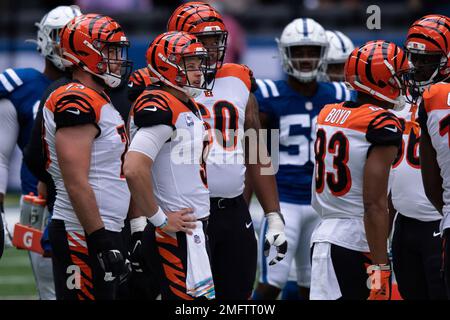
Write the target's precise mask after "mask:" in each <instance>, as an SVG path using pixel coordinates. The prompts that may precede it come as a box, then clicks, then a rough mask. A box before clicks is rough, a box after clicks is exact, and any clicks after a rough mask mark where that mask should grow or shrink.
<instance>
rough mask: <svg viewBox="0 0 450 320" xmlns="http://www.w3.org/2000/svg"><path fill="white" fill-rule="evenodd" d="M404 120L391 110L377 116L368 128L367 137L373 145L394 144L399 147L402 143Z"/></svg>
mask: <svg viewBox="0 0 450 320" xmlns="http://www.w3.org/2000/svg"><path fill="white" fill-rule="evenodd" d="M404 127H405V125H404V122H403V121H401V120H400V119H398V118H397V117H396V116H395V115H394V114H392V113H390V112H383V113H381V114H379V115H378V116H376V117H375V118H374V119H373V120H372V121H371V122H370V123H369V126H368V128H367V133H366V139H367V141H369V142H370V143H371V144H372V145H384V146H387V145H393V146H397V147H399V146H400V145H401V143H402V136H403V130H404Z"/></svg>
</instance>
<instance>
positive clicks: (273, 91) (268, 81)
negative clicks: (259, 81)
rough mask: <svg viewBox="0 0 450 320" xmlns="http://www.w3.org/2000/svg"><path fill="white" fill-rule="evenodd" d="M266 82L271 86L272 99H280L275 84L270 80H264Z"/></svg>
mask: <svg viewBox="0 0 450 320" xmlns="http://www.w3.org/2000/svg"><path fill="white" fill-rule="evenodd" d="M264 82H265V83H266V84H267V85H268V86H269V88H270V91H272V97H278V96H279V95H280V93H279V92H278V89H277V86H276V85H275V82H273V81H272V80H270V79H264Z"/></svg>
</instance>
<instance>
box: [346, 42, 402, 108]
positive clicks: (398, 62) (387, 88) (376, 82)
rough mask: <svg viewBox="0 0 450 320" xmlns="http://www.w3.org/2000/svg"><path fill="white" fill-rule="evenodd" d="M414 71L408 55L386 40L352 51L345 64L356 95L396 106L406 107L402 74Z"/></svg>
mask: <svg viewBox="0 0 450 320" xmlns="http://www.w3.org/2000/svg"><path fill="white" fill-rule="evenodd" d="M409 68H410V65H409V63H408V59H407V58H406V54H405V53H404V52H403V50H402V49H401V48H399V47H398V46H397V45H396V44H394V43H392V42H388V41H384V40H375V41H369V42H367V43H366V44H364V45H362V46H360V47H359V48H356V49H354V50H353V51H352V53H351V54H350V56H349V57H348V59H347V61H346V63H345V67H344V70H345V81H346V82H347V83H348V84H349V85H350V86H351V87H352V88H353V89H355V90H356V91H359V92H364V93H366V94H369V95H371V96H373V97H374V98H376V99H378V100H382V101H387V102H389V103H392V104H394V110H398V111H400V110H402V109H403V107H404V105H405V98H404V95H403V94H404V93H405V92H404V91H405V86H404V83H403V82H402V73H403V72H405V71H407V70H408V69H409Z"/></svg>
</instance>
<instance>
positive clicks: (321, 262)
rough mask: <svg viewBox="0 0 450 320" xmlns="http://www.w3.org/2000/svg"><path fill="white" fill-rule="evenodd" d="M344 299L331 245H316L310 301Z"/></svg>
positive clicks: (324, 243)
mask: <svg viewBox="0 0 450 320" xmlns="http://www.w3.org/2000/svg"><path fill="white" fill-rule="evenodd" d="M340 297H342V293H341V289H340V287H339V283H338V280H337V277H336V273H335V272H334V267H333V261H331V244H330V243H328V242H316V243H314V251H313V256H312V267H311V291H310V295H309V298H310V300H337V299H339V298H340Z"/></svg>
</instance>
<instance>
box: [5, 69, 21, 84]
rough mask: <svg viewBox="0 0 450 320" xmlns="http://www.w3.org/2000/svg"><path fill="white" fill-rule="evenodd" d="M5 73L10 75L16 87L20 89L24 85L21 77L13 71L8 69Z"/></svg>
mask: <svg viewBox="0 0 450 320" xmlns="http://www.w3.org/2000/svg"><path fill="white" fill-rule="evenodd" d="M5 73H6V74H8V76H10V77H11V79H12V80H13V81H14V82H15V83H16V86H17V87H19V86H21V85H22V84H23V81H22V80H21V79H20V78H19V76H18V75H17V73H16V72H15V71H14V70H13V69H11V68H8V69H6V70H5Z"/></svg>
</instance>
